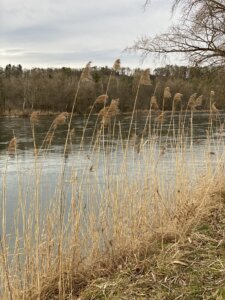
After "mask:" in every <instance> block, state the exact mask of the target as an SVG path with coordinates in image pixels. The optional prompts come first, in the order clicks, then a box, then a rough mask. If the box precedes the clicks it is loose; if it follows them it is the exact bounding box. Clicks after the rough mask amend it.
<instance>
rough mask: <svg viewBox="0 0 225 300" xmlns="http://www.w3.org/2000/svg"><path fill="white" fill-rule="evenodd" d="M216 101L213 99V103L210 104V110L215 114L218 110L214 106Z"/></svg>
mask: <svg viewBox="0 0 225 300" xmlns="http://www.w3.org/2000/svg"><path fill="white" fill-rule="evenodd" d="M215 104H216V102H215V101H214V102H213V103H212V105H211V111H212V112H213V113H215V114H217V113H218V112H219V109H218V108H216V105H215Z"/></svg>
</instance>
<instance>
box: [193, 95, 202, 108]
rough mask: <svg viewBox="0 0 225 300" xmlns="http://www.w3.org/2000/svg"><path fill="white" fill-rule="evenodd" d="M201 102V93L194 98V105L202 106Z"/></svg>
mask: <svg viewBox="0 0 225 300" xmlns="http://www.w3.org/2000/svg"><path fill="white" fill-rule="evenodd" d="M202 102H203V95H201V96H199V97H198V98H197V99H196V100H195V106H196V107H197V106H202Z"/></svg>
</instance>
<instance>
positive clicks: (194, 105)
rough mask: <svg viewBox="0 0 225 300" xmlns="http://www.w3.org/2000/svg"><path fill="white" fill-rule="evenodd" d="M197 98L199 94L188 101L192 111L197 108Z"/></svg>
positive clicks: (193, 95)
mask: <svg viewBox="0 0 225 300" xmlns="http://www.w3.org/2000/svg"><path fill="white" fill-rule="evenodd" d="M196 98H197V93H194V94H192V95H191V96H190V98H189V100H188V105H187V106H188V108H190V109H191V110H194V109H195V107H196Z"/></svg>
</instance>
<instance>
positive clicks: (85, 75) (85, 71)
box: [80, 61, 92, 81]
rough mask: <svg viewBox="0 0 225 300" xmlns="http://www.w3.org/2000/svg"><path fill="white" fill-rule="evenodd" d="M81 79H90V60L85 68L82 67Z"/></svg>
mask: <svg viewBox="0 0 225 300" xmlns="http://www.w3.org/2000/svg"><path fill="white" fill-rule="evenodd" d="M80 79H81V81H91V80H92V75H91V61H89V62H88V63H87V64H86V66H85V68H84V69H83V71H82V73H81V76H80Z"/></svg>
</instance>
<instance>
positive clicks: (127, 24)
mask: <svg viewBox="0 0 225 300" xmlns="http://www.w3.org/2000/svg"><path fill="white" fill-rule="evenodd" d="M144 2H145V0H0V66H5V65H6V64H9V63H10V64H22V66H23V67H26V68H31V67H62V66H68V67H83V66H84V65H85V64H86V63H87V62H88V61H92V65H93V66H94V65H95V66H105V65H107V66H111V65H113V62H114V61H115V59H117V58H120V59H121V64H122V66H124V67H131V68H135V67H150V68H151V67H153V68H155V67H157V66H159V65H160V64H162V62H159V61H155V59H153V58H152V57H149V58H148V59H147V60H145V61H144V63H143V62H142V61H141V58H140V54H134V53H128V52H124V49H125V48H126V47H129V46H132V45H133V43H134V41H136V40H137V39H138V38H140V37H142V36H154V35H155V34H160V33H162V32H165V31H166V30H167V29H168V27H169V26H170V25H171V24H172V23H173V22H175V21H176V20H174V19H173V18H172V17H171V5H172V2H173V1H172V0H151V4H150V5H148V7H147V9H146V10H144V8H143V6H144ZM169 63H170V62H169Z"/></svg>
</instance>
